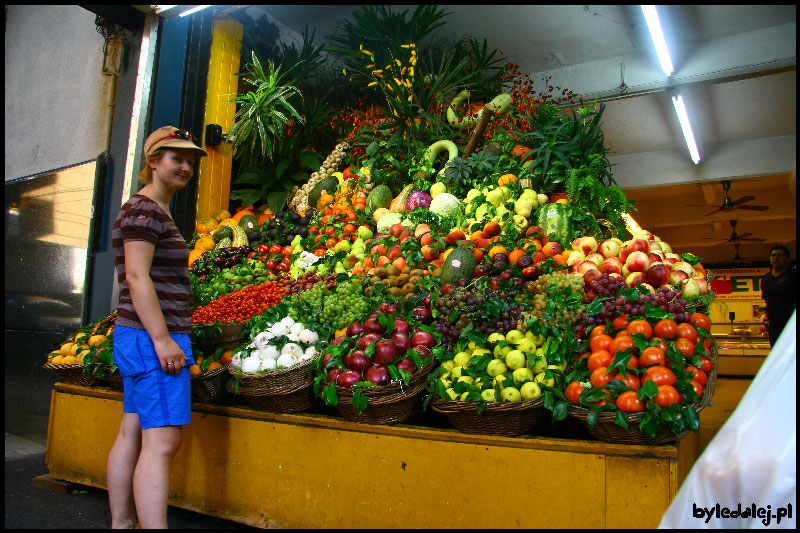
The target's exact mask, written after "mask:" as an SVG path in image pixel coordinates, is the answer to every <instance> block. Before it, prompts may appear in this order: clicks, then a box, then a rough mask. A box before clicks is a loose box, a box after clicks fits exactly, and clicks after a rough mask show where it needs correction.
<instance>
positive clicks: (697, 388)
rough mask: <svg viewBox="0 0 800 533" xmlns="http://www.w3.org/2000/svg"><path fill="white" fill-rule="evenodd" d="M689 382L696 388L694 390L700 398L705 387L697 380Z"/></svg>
mask: <svg viewBox="0 0 800 533" xmlns="http://www.w3.org/2000/svg"><path fill="white" fill-rule="evenodd" d="M689 383H691V384H692V388H694V392H695V393H697V396H698V398H702V397H703V391H704V390H705V388H704V387H703V386H702V385H700V384H699V383H698V382H696V381H695V380H691V381H690V382H689Z"/></svg>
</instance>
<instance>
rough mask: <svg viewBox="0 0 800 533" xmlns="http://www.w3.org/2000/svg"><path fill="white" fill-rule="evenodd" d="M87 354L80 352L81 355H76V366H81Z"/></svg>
mask: <svg viewBox="0 0 800 533" xmlns="http://www.w3.org/2000/svg"><path fill="white" fill-rule="evenodd" d="M87 353H88V352H81V353H79V354H78V357H77V359H78V364H81V365H82V364H83V360H84V359H85V358H86V354H87Z"/></svg>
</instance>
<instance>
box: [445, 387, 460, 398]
mask: <svg viewBox="0 0 800 533" xmlns="http://www.w3.org/2000/svg"><path fill="white" fill-rule="evenodd" d="M444 392H446V393H447V395H448V396H450V399H451V400H455V399H456V398H458V393H457V392H456V391H455V390H453V388H452V387H451V388H449V389H445V391H444Z"/></svg>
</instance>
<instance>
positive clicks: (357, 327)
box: [347, 320, 362, 337]
mask: <svg viewBox="0 0 800 533" xmlns="http://www.w3.org/2000/svg"><path fill="white" fill-rule="evenodd" d="M361 329H362V326H361V322H359V321H358V320H356V321H355V322H353V323H352V324H350V325H349V326H347V336H348V337H356V336H358V334H359V333H361Z"/></svg>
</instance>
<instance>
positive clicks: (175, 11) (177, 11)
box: [156, 5, 211, 18]
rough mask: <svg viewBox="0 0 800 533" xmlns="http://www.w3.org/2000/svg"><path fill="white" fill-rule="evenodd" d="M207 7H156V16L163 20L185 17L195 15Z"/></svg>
mask: <svg viewBox="0 0 800 533" xmlns="http://www.w3.org/2000/svg"><path fill="white" fill-rule="evenodd" d="M207 7H211V6H210V5H207V6H187V5H174V6H156V15H158V16H160V17H165V18H171V17H176V16H177V17H185V16H188V15H191V14H192V13H197V12H198V11H200V10H201V9H205V8H207ZM187 8H188V9H187Z"/></svg>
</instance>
